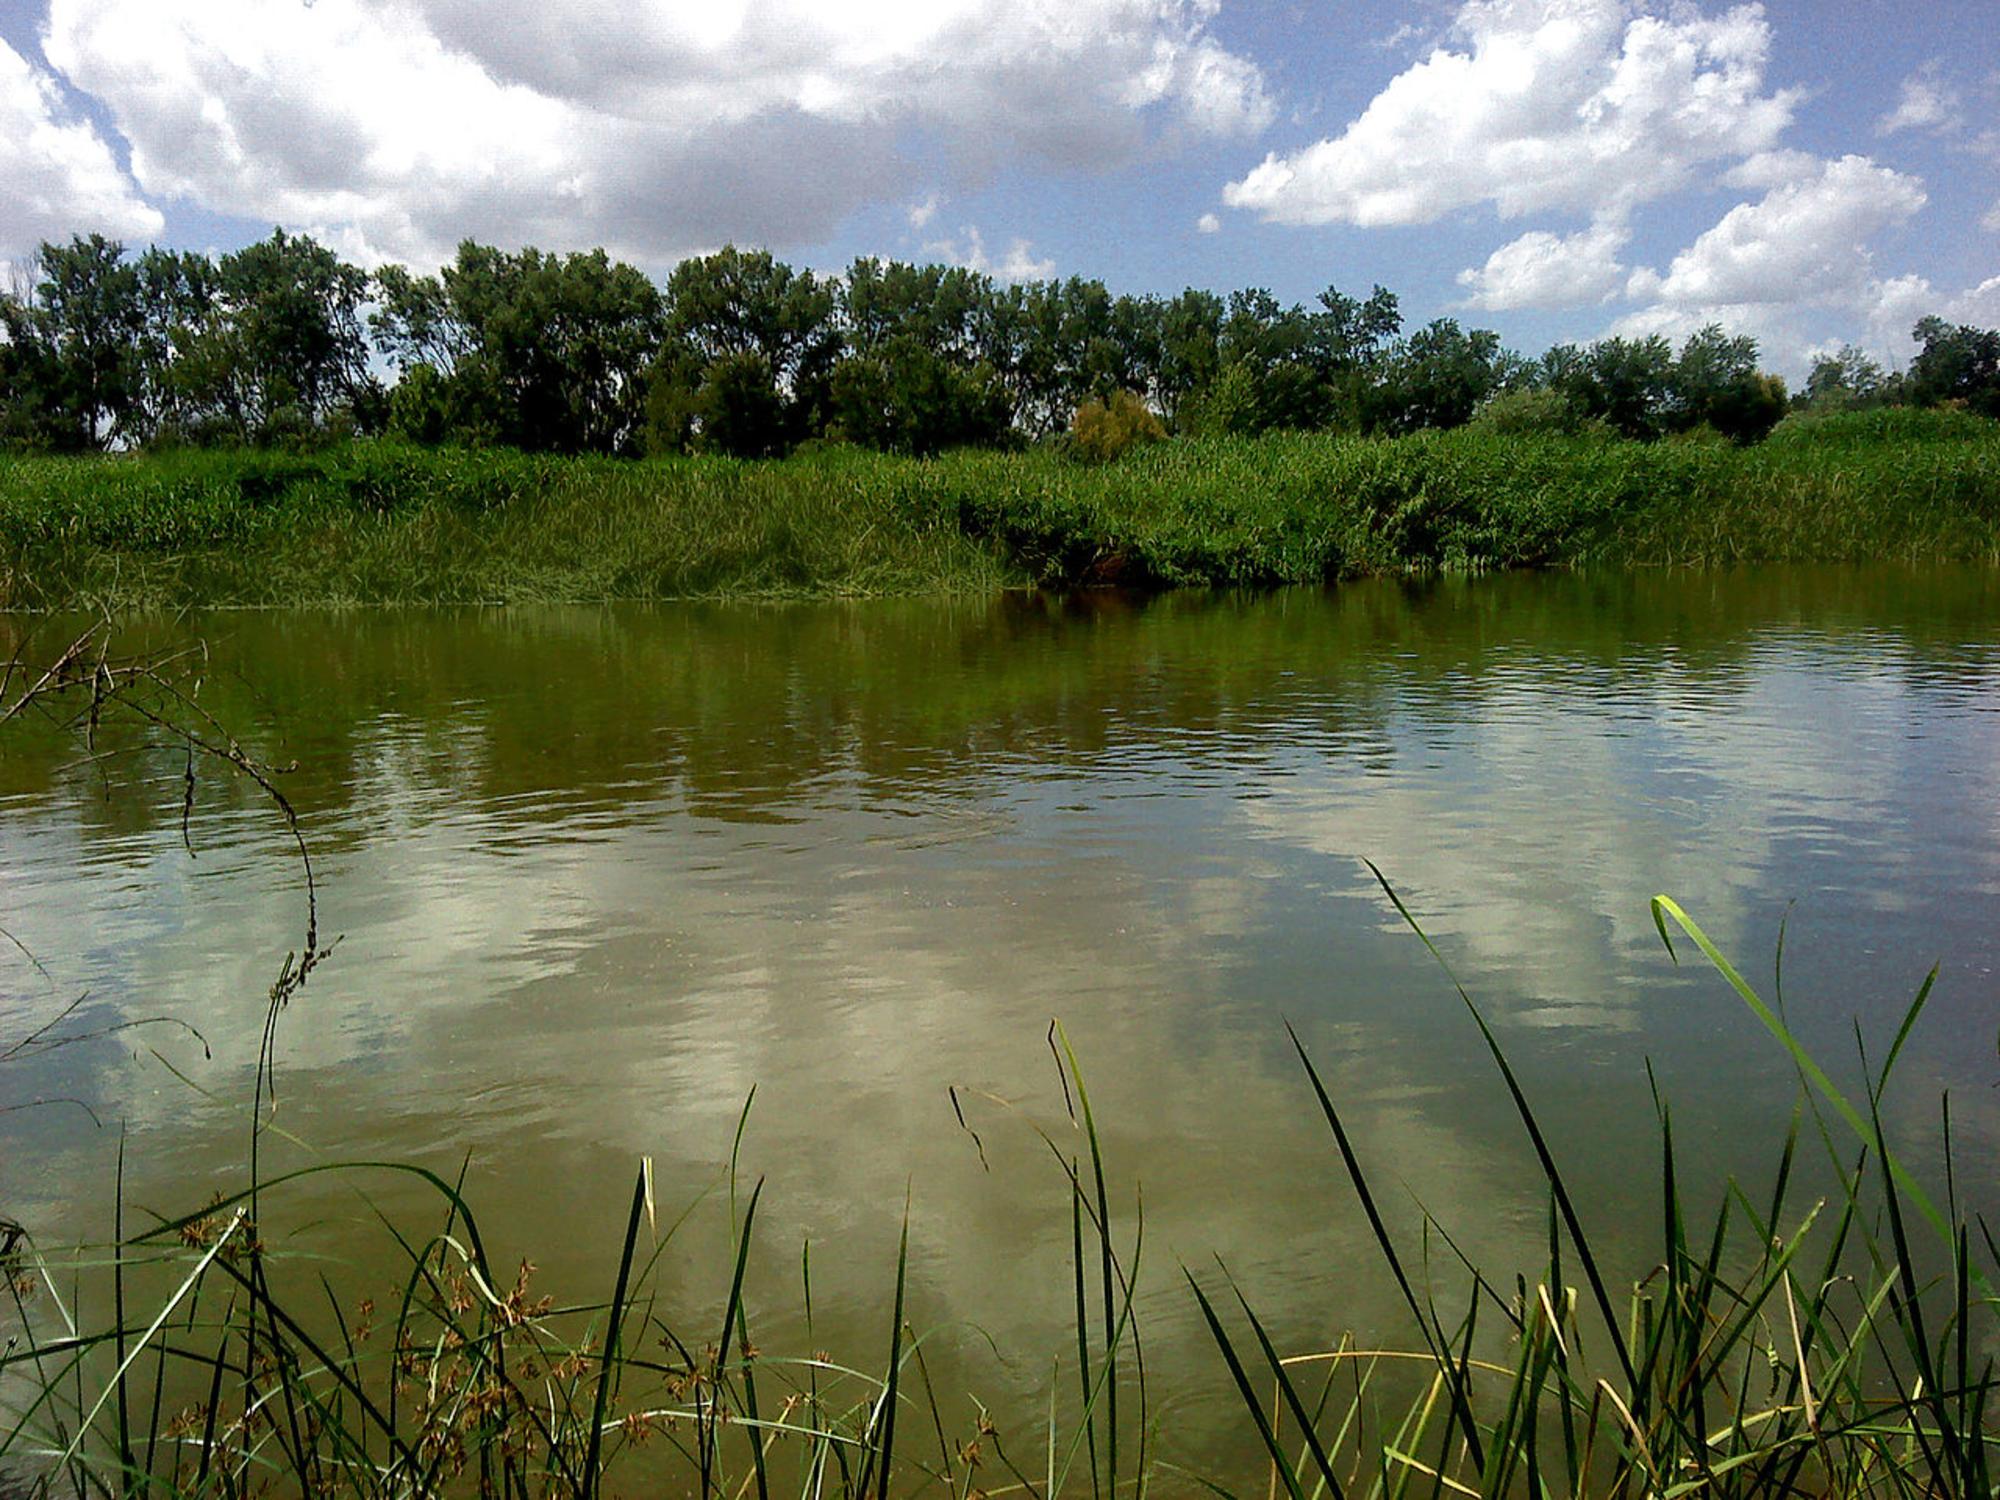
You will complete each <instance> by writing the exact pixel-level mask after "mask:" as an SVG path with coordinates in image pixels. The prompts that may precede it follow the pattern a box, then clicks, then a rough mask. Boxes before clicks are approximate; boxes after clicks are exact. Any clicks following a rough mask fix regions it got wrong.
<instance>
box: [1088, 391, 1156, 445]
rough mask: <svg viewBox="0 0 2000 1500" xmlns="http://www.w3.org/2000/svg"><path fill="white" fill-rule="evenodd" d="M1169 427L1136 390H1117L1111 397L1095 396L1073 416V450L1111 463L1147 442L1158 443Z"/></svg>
mask: <svg viewBox="0 0 2000 1500" xmlns="http://www.w3.org/2000/svg"><path fill="white" fill-rule="evenodd" d="M1166 435H1167V429H1166V427H1165V426H1164V424H1162V423H1161V421H1160V419H1159V418H1158V417H1157V416H1155V415H1154V414H1153V412H1152V409H1151V408H1150V407H1148V406H1147V405H1146V403H1145V400H1144V399H1143V398H1142V397H1140V396H1139V395H1138V394H1137V393H1136V392H1134V391H1116V392H1114V393H1113V394H1112V395H1111V397H1110V398H1109V399H1108V400H1100V399H1099V398H1097V397H1095V396H1093V397H1092V398H1091V399H1090V400H1088V401H1086V402H1084V403H1083V405H1081V406H1079V407H1078V408H1077V409H1076V415H1075V416H1073V417H1071V418H1070V424H1069V438H1070V446H1071V449H1072V450H1073V451H1074V452H1075V453H1076V455H1077V456H1078V457H1079V458H1083V459H1087V460H1089V461H1090V462H1092V463H1109V462H1110V461H1111V460H1112V459H1114V458H1118V457H1120V456H1121V455H1123V454H1125V453H1128V452H1130V451H1131V450H1132V449H1134V448H1136V447H1138V446H1140V445H1141V444H1143V443H1157V442H1159V441H1161V440H1162V439H1163V438H1165V437H1166Z"/></svg>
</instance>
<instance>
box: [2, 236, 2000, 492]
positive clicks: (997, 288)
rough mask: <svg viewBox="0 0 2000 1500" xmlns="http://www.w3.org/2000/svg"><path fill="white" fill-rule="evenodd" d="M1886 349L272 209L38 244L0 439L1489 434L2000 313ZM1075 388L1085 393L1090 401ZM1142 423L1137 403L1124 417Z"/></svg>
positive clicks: (1936, 338)
mask: <svg viewBox="0 0 2000 1500" xmlns="http://www.w3.org/2000/svg"><path fill="white" fill-rule="evenodd" d="M1916 337H1917V340H1918V342H1919V344H1920V345H1921V349H1920V352H1919V353H1918V354H1917V356H1916V358H1915V359H1914V361H1913V362H1912V364H1911V366H1910V369H1909V371H1908V372H1907V374H1904V375H1890V374H1885V373H1884V372H1883V370H1882V368H1881V367H1880V366H1879V365H1878V364H1876V363H1875V362H1874V361H1873V360H1871V359H1870V358H1869V357H1868V356H1867V355H1865V354H1863V353H1861V352H1860V351H1858V350H1855V349H1852V348H1845V349H1842V350H1839V351H1838V352H1836V353H1832V354H1828V355H1826V356H1824V357H1823V358H1821V359H1820V360H1819V361H1818V362H1817V363H1816V364H1815V365H1814V367H1813V370H1812V373H1811V375H1810V376H1809V377H1808V379H1807V381H1806V384H1805V388H1804V390H1803V391H1802V392H1801V394H1800V396H1799V397H1798V398H1797V400H1796V401H1792V400H1788V398H1787V395H1786V392H1785V389H1784V386H1783V384H1782V383H1781V382H1779V381H1778V380H1776V379H1775V378H1774V377H1772V376H1770V375H1768V374H1766V373H1764V372H1763V371H1762V370H1761V369H1760V368H1759V351H1758V347H1757V344H1756V342H1755V340H1753V339H1750V338H1746V337H1743V336H1740V335H1732V334H1730V333H1729V332H1728V331H1726V330H1724V329H1723V328H1721V327H1713V326H1712V327H1708V328H1704V329H1701V330H1699V331H1697V332H1696V333H1694V334H1693V335H1691V336H1690V337H1688V338H1687V339H1686V340H1685V341H1684V342H1683V343H1682V344H1681V345H1680V346H1679V347H1678V348H1676V347H1675V346H1674V345H1673V344H1671V343H1670V342H1669V341H1668V340H1667V339H1665V338H1664V337H1659V336H1654V337H1649V338H1607V339H1602V340H1599V341H1598V342H1596V343H1593V344H1590V345H1587V346H1577V345H1559V346H1557V347H1556V348H1553V349H1551V350H1549V351H1548V352H1547V353H1546V354H1544V355H1542V356H1541V357H1540V358H1527V357H1524V356H1522V355H1520V354H1517V353H1515V352H1513V351H1511V350H1508V349H1505V348H1503V347H1502V345H1501V342H1500V339H1499V337H1498V336H1497V335H1496V334H1494V333H1492V332H1491V331H1489V330H1485V329H1476V328H1463V327H1461V326H1460V325H1459V323H1458V322H1457V321H1456V320H1455V319H1451V318H1440V319H1437V320H1435V321H1433V322H1431V323H1428V324H1426V325H1424V326H1423V327H1421V328H1417V329H1414V330H1411V331H1405V329H1404V326H1403V317H1402V311H1401V307H1400V305H1399V303H1398V301H1397V298H1396V296H1395V294H1394V293H1392V292H1390V291H1388V290H1387V289H1385V288H1383V287H1380V286H1377V287H1374V288H1372V289H1371V290H1370V291H1369V293H1368V294H1367V295H1366V296H1360V295H1355V294H1350V293H1347V292H1343V291H1341V290H1340V289H1339V288H1338V287H1336V286H1329V287H1328V288H1327V289H1326V290H1325V291H1323V292H1321V293H1320V294H1319V296H1318V297H1317V298H1316V299H1315V301H1314V302H1313V303H1311V304H1310V305H1307V304H1299V303H1292V304H1287V303H1285V302H1283V301H1281V300H1280V299H1279V298H1278V297H1276V296H1275V295H1273V294H1272V293H1271V292H1270V291H1269V290H1268V289H1265V288H1261V287H1249V288H1243V289H1239V290H1236V291H1232V292H1229V293H1227V294H1220V293H1217V292H1213V291H1208V290H1204V289H1200V288H1192V287H1191V288H1189V289H1187V290H1186V291H1183V292H1181V293H1179V294H1178V295H1176V296H1172V297H1160V296H1152V295H1145V296H1133V295H1125V294H1118V293H1114V292H1113V291H1112V290H1111V289H1110V288H1108V287H1107V286H1106V285H1105V284H1104V283H1103V282H1102V281H1098V280H1094V279H1088V278H1083V277H1069V278H1066V279H1062V280H1048V281H1032V282H1023V283H1014V284H1007V283H1002V282H999V281H996V280H995V279H994V278H993V277H991V276H988V275H986V274H984V273H982V272H979V271H974V270H969V269H966V268H964V267H958V266H944V265H935V264H933V265H914V264H908V263H905V262H901V261H885V260H873V259H863V260H857V261H856V262H855V263H854V264H853V265H852V266H850V267H849V268H848V269H847V271H846V272H845V273H844V274H841V275H836V276H822V275H817V274H815V273H814V272H812V271H809V270H798V269H795V268H793V267H791V266H788V265H786V264H785V263H784V262H782V261H780V260H777V259H775V258H774V257H773V256H771V255H770V254H768V253H767V252H764V251H761V250H741V249H737V248H736V247H734V246H730V247H725V248H724V249H722V250H720V251H717V252H716V253H714V254H712V255H704V256H698V257H695V258H692V259H689V260H686V261H683V262H681V263H680V264H679V265H678V266H676V267H675V268H674V269H673V271H672V272H671V273H670V274H669V275H668V276H667V278H666V279H665V281H664V282H663V283H656V282H655V281H654V280H653V279H652V278H650V277H649V276H647V275H646V274H645V273H644V272H643V271H641V270H639V269H637V268H635V267H633V266H630V265H627V264H625V263H623V262H620V261H617V260H614V259H613V258H611V257H610V256H609V255H607V254H606V253H605V252H604V251H602V250H593V251H589V252H584V253H576V254H559V253H548V252H544V251H541V250H536V249H532V248H530V249H523V250H518V251H507V250H501V249H498V248H495V247H493V246H490V245H483V244H479V243H477V242H475V241H471V240H468V241H466V242H465V243H464V244H462V245H460V246H459V249H458V253H457V255H456V256H455V257H454V258H453V260H452V261H451V263H450V264H448V265H446V266H444V267H443V268H442V269H441V270H440V271H438V272H437V273H436V274H434V275H421V274H417V273H414V272H412V271H410V270H408V269H406V268H404V267H400V266H393V265H392V266H385V267H382V268H381V269H379V270H377V271H375V272H373V273H368V272H364V271H362V270H361V269H359V268H358V267H355V266H353V265H350V264H347V263H346V262H344V261H343V260H342V259H341V258H340V257H339V256H338V255H336V254H335V253H334V251H332V250H331V249H329V248H328V247H326V246H323V245H320V244H318V243H316V242H315V241H314V240H312V239H311V238H309V237H307V236H304V235H291V234H287V233H285V232H284V231H282V230H279V231H276V232H274V233H273V234H272V235H271V236H270V238H268V239H266V240H262V241H259V242H257V243H255V244H252V245H249V246H246V247H245V248H243V249H241V250H238V251H234V252H232V253H230V254H227V255H222V256H219V257H210V256H205V255H199V254H191V253H188V252H184V251H176V250H166V249H160V248H152V249H147V250H145V251H143V252H141V253H139V254H137V255H132V254H128V253H127V252H126V249H125V247H124V246H123V245H121V244H119V243H118V242H117V241H115V240H110V239H106V238H104V237H103V236H100V235H89V236H82V235H79V236H77V237H75V238H73V239H72V240H71V241H69V242H68V243H67V244H60V245H58V244H45V245H43V246H42V247H41V251H40V253H39V255H38V256H37V257H36V258H35V259H34V261H33V262H32V265H31V268H30V270H29V273H28V274H27V276H26V277H25V278H23V279H21V282H20V284H19V285H18V286H17V287H16V289H15V290H13V291H11V292H4V293H0V447H5V448H10V449H15V450H34V451H50V452H87V451H93V450H104V449H112V448H129V447H142V446H151V445H159V444H167V443H251V444H255V443H272V442H288V441H313V440H317V439H321V438H325V437H338V436H340V435H343V434H350V433H375V432H390V433H394V434H396V435H399V436H401V437H404V438H407V439H410V440H414V441H417V442H423V443H457V444H497V445H506V446H510V447H517V448H522V449H528V450H536V451H549V452H559V453H585V452H591V453H609V454H627V455H636V454H639V453H643V452H653V453H662V452H677V451H706V452H717V453H725V454H732V455H736V456H740V457H763V456H768V455H774V454H781V453H784V452H787V451H789V450H790V449H792V448H793V447H795V446H797V445H798V444H800V443H802V442H806V441H809V440H831V441H844V442H851V443H859V444H864V445H867V446H870V447H875V448H881V449H887V450H892V451H898V452H906V453H914V454H925V453H934V452H937V451H939V450H941V449H945V448H951V447H958V446H966V445H1008V444H1016V443H1023V442H1034V441H1042V440H1062V441H1068V442H1071V443H1072V444H1075V443H1078V442H1079V441H1080V439H1078V438H1077V437H1076V436H1075V434H1076V433H1077V432H1079V431H1086V432H1091V433H1095V432H1097V431H1098V430H1099V428H1101V427H1102V425H1103V421H1104V415H1105V414H1106V413H1111V412H1120V413H1123V414H1124V415H1125V417H1126V418H1130V419H1132V420H1136V413H1137V411H1138V410H1140V409H1143V410H1145V411H1146V412H1149V413H1150V414H1151V415H1152V417H1153V418H1154V419H1155V420H1157V422H1158V423H1159V425H1160V428H1161V430H1162V431H1166V432H1177V433H1194V434H1203V433H1213V434H1254V433H1260V432H1267V431H1272V430H1278V429H1294V430H1299V429H1335V430H1340V431H1348V432H1382V433H1405V432H1413V431H1417V430H1420V429H1424V428H1437V427H1451V426H1456V425H1458V424H1461V423H1464V422H1467V421H1470V420H1472V419H1473V418H1474V417H1475V416H1477V415H1480V414H1481V413H1487V412H1490V413H1491V414H1492V423H1493V425H1495V426H1496V427H1504V428H1505V430H1509V431H1544V432H1566V433H1575V432H1585V431H1612V432H1616V433H1619V434H1622V435H1624V436H1627V437H1634V438H1657V437H1663V436H1669V435H1672V434H1674V433H1679V432H1687V431H1691V430H1697V429H1712V430H1714V431H1715V432H1717V433H1720V434H1722V435H1723V436H1726V437H1729V438H1732V439H1735V440H1736V441H1739V442H1750V441H1755V440H1756V439H1757V438H1759V437H1761V436H1762V435H1763V434H1764V433H1765V432H1767V431H1769V430H1770V428H1771V426H1772V425H1773V424H1774V423H1776V422H1777V420H1778V419H1779V417H1781V416H1782V415H1783V414H1784V412H1785V411H1786V410H1787V409H1788V406H1790V405H1798V404H1803V405H1807V406H1813V407H1826V406H1857V405H1870V404H1881V403H1886V402H1912V403H1917V404H1943V403H1950V404H1957V405H1962V406H1964V407H1967V408H1969V409H1971V410H1974V411H1978V412H1983V413H1985V414H1987V415H1993V416H2000V332H1995V331H1992V330H1985V329H1979V328H1973V327H1967V326H1961V325H1954V324H1951V323H1949V322H1947V321H1945V320H1943V319H1941V318H1926V319H1924V320H1923V321H1922V322H1920V323H1919V324H1917V327H1916ZM1080 411H1084V412H1087V416H1086V420H1085V422H1084V423H1083V425H1082V427H1081V428H1079V427H1078V425H1077V415H1078V413H1079V412H1080ZM1141 425H1142V426H1143V425H1144V424H1141Z"/></svg>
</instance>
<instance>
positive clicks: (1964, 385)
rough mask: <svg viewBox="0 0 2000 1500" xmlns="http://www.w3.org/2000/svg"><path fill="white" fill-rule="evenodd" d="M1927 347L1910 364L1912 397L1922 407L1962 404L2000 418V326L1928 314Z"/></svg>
mask: <svg viewBox="0 0 2000 1500" xmlns="http://www.w3.org/2000/svg"><path fill="white" fill-rule="evenodd" d="M1916 337H1917V342H1918V343H1920V344H1921V345H1923V348H1922V349H1921V350H1919V351H1918V353H1917V357H1916V359H1915V360H1913V361H1912V362H1911V364H1910V375H1909V386H1910V395H1911V398H1912V399H1913V400H1914V401H1915V402H1916V403H1917V404H1918V405H1920V406H1934V405H1938V404H1940V403H1943V402H1962V403H1964V405H1965V406H1966V408H1967V409H1968V410H1970V411H1975V412H1978V413H1979V414H1980V415H1981V416H1986V417H2000V329H1993V328H1973V327H1969V326H1967V325H1965V324H1958V325H1953V324H1950V323H1947V322H1946V321H1945V320H1944V319H1943V318H1924V319H1922V320H1921V321H1920V322H1919V323H1918V324H1917V327H1916Z"/></svg>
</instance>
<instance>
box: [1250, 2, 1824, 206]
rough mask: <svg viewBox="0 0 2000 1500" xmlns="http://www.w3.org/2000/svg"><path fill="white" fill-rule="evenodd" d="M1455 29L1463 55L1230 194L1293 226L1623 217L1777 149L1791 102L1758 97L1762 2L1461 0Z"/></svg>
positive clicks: (1386, 95)
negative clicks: (1703, 172) (1726, 165)
mask: <svg viewBox="0 0 2000 1500" xmlns="http://www.w3.org/2000/svg"><path fill="white" fill-rule="evenodd" d="M1454 29H1455V32H1456V34H1457V35H1458V36H1459V37H1460V38H1462V39H1463V42H1464V44H1465V46H1464V50H1461V51H1449V50H1446V49H1444V48H1439V49H1438V50H1436V51H1434V52H1432V53H1431V54H1430V56H1429V57H1428V58H1426V59H1425V60H1424V61H1423V62H1420V63H1417V64H1416V65H1415V66H1413V67H1411V68H1409V69H1408V70H1406V71H1405V72H1403V73H1401V74H1400V75H1398V76H1397V77H1396V78H1395V79H1393V80H1392V81H1391V82H1390V83H1389V85H1388V86H1387V87H1386V88H1384V89H1383V90H1382V92H1381V93H1380V94H1378V95H1376V97H1375V99H1374V100H1373V102H1371V103H1370V104H1369V105H1368V107H1367V108H1366V109H1365V110H1364V111H1363V112H1362V113H1361V115H1360V116H1359V118H1357V119H1355V120H1354V121H1353V122H1352V123H1351V124H1349V125H1348V127H1347V129H1346V130H1345V131H1344V132H1343V133H1342V134H1341V135H1340V136H1338V137H1337V138H1333V139H1328V140H1322V141H1320V142H1319V143H1317V144H1316V145H1312V146H1309V147H1306V148H1305V149H1304V150H1301V151H1298V152H1294V153H1292V154H1291V155H1289V156H1279V155H1277V154H1273V155H1271V156H1269V157H1267V158H1266V159H1265V161H1264V163H1263V165H1261V166H1259V167H1258V168H1256V169H1255V170H1254V171H1252V172H1251V173H1250V174H1249V175H1248V176H1246V177H1244V178H1243V179H1242V180H1241V181H1240V182H1235V183H1231V184H1230V185H1229V186H1228V187H1227V188H1225V189H1224V199H1225V201H1226V202H1228V203H1229V204H1231V205H1232V206H1234V207H1238V208H1246V209H1251V210H1254V211H1256V212H1258V213H1261V214H1262V215H1263V216H1264V217H1265V218H1266V219H1269V220H1272V221H1275V222H1278V223H1285V224H1328V223H1336V222H1344V223H1351V224H1359V225H1382V224H1421V223H1429V222H1431V221H1433V220H1435V219H1437V218H1439V217H1441V216H1443V215H1445V214H1447V213H1450V212H1452V211H1454V210H1457V209H1461V208H1467V207H1471V206H1474V205H1478V204H1486V203H1490V204H1492V205H1493V206H1494V207H1495V208H1496V209H1497V210H1498V211H1499V212H1500V213H1501V214H1502V215H1503V216H1514V215H1520V214H1526V213H1533V212H1536V211H1540V210H1548V209H1570V210H1580V211H1583V212H1587V213H1591V214H1593V215H1596V216H1599V217H1608V216H1616V215H1620V214H1622V213H1624V212H1625V211H1626V210H1628V209H1629V208H1631V207H1632V206H1633V205H1635V204H1637V203H1641V202H1644V201H1647V200H1649V199H1652V198H1656V197H1659V196H1661V195H1662V194H1665V193H1668V192H1671V191H1673V190H1674V189H1676V188H1678V187H1680V186H1682V185H1683V184H1684V183H1686V182H1687V181H1688V180H1689V179H1690V177H1691V176H1692V174H1693V171H1694V169H1695V168H1696V167H1698V166H1700V165H1702V164H1704V163H1708V162H1712V161H1720V160H1727V159H1731V158H1736V157H1742V156H1748V155H1751V154H1753V153H1756V152H1759V151H1763V150H1767V149H1769V148H1770V147H1772V146H1773V145H1774V144H1775V143H1776V141H1777V139H1778V137H1779V135H1780V134H1781V133H1782V132H1783V131H1784V129H1785V127H1786V126H1787V125H1788V124H1789V123H1790V121H1791V118H1792V112H1793V109H1794V106H1795V104H1796V102H1797V95H1796V93H1794V92H1792V91H1786V90H1780V91H1778V92H1775V93H1767V92H1765V89H1764V64H1765V58H1766V54H1767V52H1768V50H1769V47H1770V28H1769V26H1768V25H1767V24H1766V23H1765V20H1764V14H1763V10H1762V7H1761V6H1757V5H1741V6H1737V7H1735V8H1734V9H1731V10H1728V11H1725V12H1723V13H1722V14H1720V15H1717V16H1712V17H1711V16H1705V15H1703V14H1701V13H1700V12H1698V11H1696V10H1695V9H1693V8H1692V6H1690V5H1686V4H1674V5H1673V6H1672V7H1671V8H1670V9H1668V10H1667V11H1666V12H1665V13H1664V14H1654V13H1651V11H1649V10H1640V11H1635V8H1634V7H1633V6H1632V5H1631V4H1630V3H1628V0H1467V3H1465V4H1464V5H1462V6H1461V7H1460V9H1459V11H1458V16H1457V20H1456V24H1455V28H1454Z"/></svg>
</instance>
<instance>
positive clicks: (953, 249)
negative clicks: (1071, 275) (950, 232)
mask: <svg viewBox="0 0 2000 1500" xmlns="http://www.w3.org/2000/svg"><path fill="white" fill-rule="evenodd" d="M963 235H964V238H963V239H955V240H932V241H931V242H930V243H929V244H927V245H925V246H924V253H925V254H926V255H935V256H936V257H937V258H938V259H939V260H941V261H944V262H945V263H946V264H947V265H954V266H964V267H965V268H966V269H967V270H968V271H983V272H984V273H985V274H986V275H988V276H993V277H997V278H998V279H999V280H1001V281H1047V280H1048V279H1049V278H1050V277H1051V276H1053V275H1055V274H1056V263H1055V262H1054V261H1053V260H1049V259H1042V260H1037V259H1035V253H1034V248H1033V247H1032V246H1031V245H1029V243H1028V242H1027V241H1026V240H1025V239H1022V238H1020V237H1019V236H1016V237H1015V238H1013V239H1011V240H1009V241H1008V242H1007V249H1006V253H1005V254H1003V255H1002V256H1001V257H1000V258H999V259H998V260H995V259H993V258H992V257H991V256H990V255H988V254H987V253H986V239H985V236H983V235H982V234H981V233H980V232H979V229H978V227H977V226H976V225H972V224H968V225H966V226H965V229H964V230H963Z"/></svg>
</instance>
